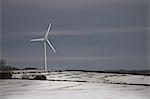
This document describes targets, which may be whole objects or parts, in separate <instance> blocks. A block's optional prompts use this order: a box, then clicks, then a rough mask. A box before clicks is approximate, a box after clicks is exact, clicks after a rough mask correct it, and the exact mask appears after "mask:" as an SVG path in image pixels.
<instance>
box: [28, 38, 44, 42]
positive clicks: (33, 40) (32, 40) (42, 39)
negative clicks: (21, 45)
mask: <svg viewBox="0 0 150 99" xmlns="http://www.w3.org/2000/svg"><path fill="white" fill-rule="evenodd" d="M44 40H45V38H39V39H31V40H30V41H31V42H36V41H44Z"/></svg>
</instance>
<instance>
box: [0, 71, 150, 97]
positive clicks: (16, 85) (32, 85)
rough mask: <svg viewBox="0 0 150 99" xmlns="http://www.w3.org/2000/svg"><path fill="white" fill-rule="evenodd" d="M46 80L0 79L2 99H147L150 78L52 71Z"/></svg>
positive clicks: (149, 90) (0, 95) (149, 89)
mask: <svg viewBox="0 0 150 99" xmlns="http://www.w3.org/2000/svg"><path fill="white" fill-rule="evenodd" d="M46 77H47V79H48V80H46V81H40V80H18V79H12V80H0V98H1V99H150V98H149V97H150V95H149V92H150V76H141V75H129V74H108V73H91V72H90V73H89V72H78V71H76V72H75V71H74V72H73V71H72V72H67V71H66V72H51V73H47V74H46Z"/></svg>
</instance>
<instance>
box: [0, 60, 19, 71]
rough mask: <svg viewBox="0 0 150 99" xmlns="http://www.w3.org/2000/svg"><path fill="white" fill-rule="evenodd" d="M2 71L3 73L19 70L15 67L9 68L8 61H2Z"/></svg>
mask: <svg viewBox="0 0 150 99" xmlns="http://www.w3.org/2000/svg"><path fill="white" fill-rule="evenodd" d="M0 70H1V71H5V70H17V68H15V67H13V66H8V65H7V64H6V61H5V60H3V59H0Z"/></svg>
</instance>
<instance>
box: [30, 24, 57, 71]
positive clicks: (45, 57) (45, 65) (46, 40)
mask: <svg viewBox="0 0 150 99" xmlns="http://www.w3.org/2000/svg"><path fill="white" fill-rule="evenodd" d="M51 26H52V24H51V23H50V24H49V26H48V29H47V32H46V34H45V37H44V38H38V39H32V40H30V41H32V42H39V41H40V42H43V45H44V69H45V70H47V56H46V45H47V44H46V43H48V45H49V46H50V47H51V48H52V50H53V51H54V53H56V50H55V48H54V47H53V45H52V44H51V43H50V41H49V40H48V33H49V31H50V29H51Z"/></svg>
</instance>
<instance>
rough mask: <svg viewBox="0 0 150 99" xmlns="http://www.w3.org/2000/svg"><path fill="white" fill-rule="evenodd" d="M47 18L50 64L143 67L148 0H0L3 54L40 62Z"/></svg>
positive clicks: (15, 60)
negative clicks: (41, 39)
mask: <svg viewBox="0 0 150 99" xmlns="http://www.w3.org/2000/svg"><path fill="white" fill-rule="evenodd" d="M49 22H52V23H53V26H52V31H51V32H50V36H49V39H50V40H51V42H52V43H53V45H54V46H55V47H56V50H57V52H58V53H57V54H56V55H55V54H54V53H53V52H52V50H51V49H50V48H49V47H48V49H49V50H48V53H47V54H48V58H49V64H50V65H51V66H50V67H51V68H59V66H60V65H61V66H60V68H74V69H75V68H81V69H82V68H84V69H92V68H93V69H99V70H100V69H109V68H110V69H114V68H116V69H122V68H123V69H124V68H125V69H129V68H133V69H144V68H145V69H146V68H148V30H149V26H148V0H2V51H3V58H5V59H6V60H7V61H8V63H9V64H12V65H17V66H18V67H21V66H22V67H25V66H32V65H33V66H38V67H40V66H41V65H42V62H43V61H42V60H43V48H42V47H43V46H42V43H32V42H29V40H30V39H32V38H38V37H41V36H43V35H44V34H45V32H46V29H47V25H48V23H49ZM53 66H56V67H53ZM69 66H70V67H69ZM41 67H42V66H41Z"/></svg>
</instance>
